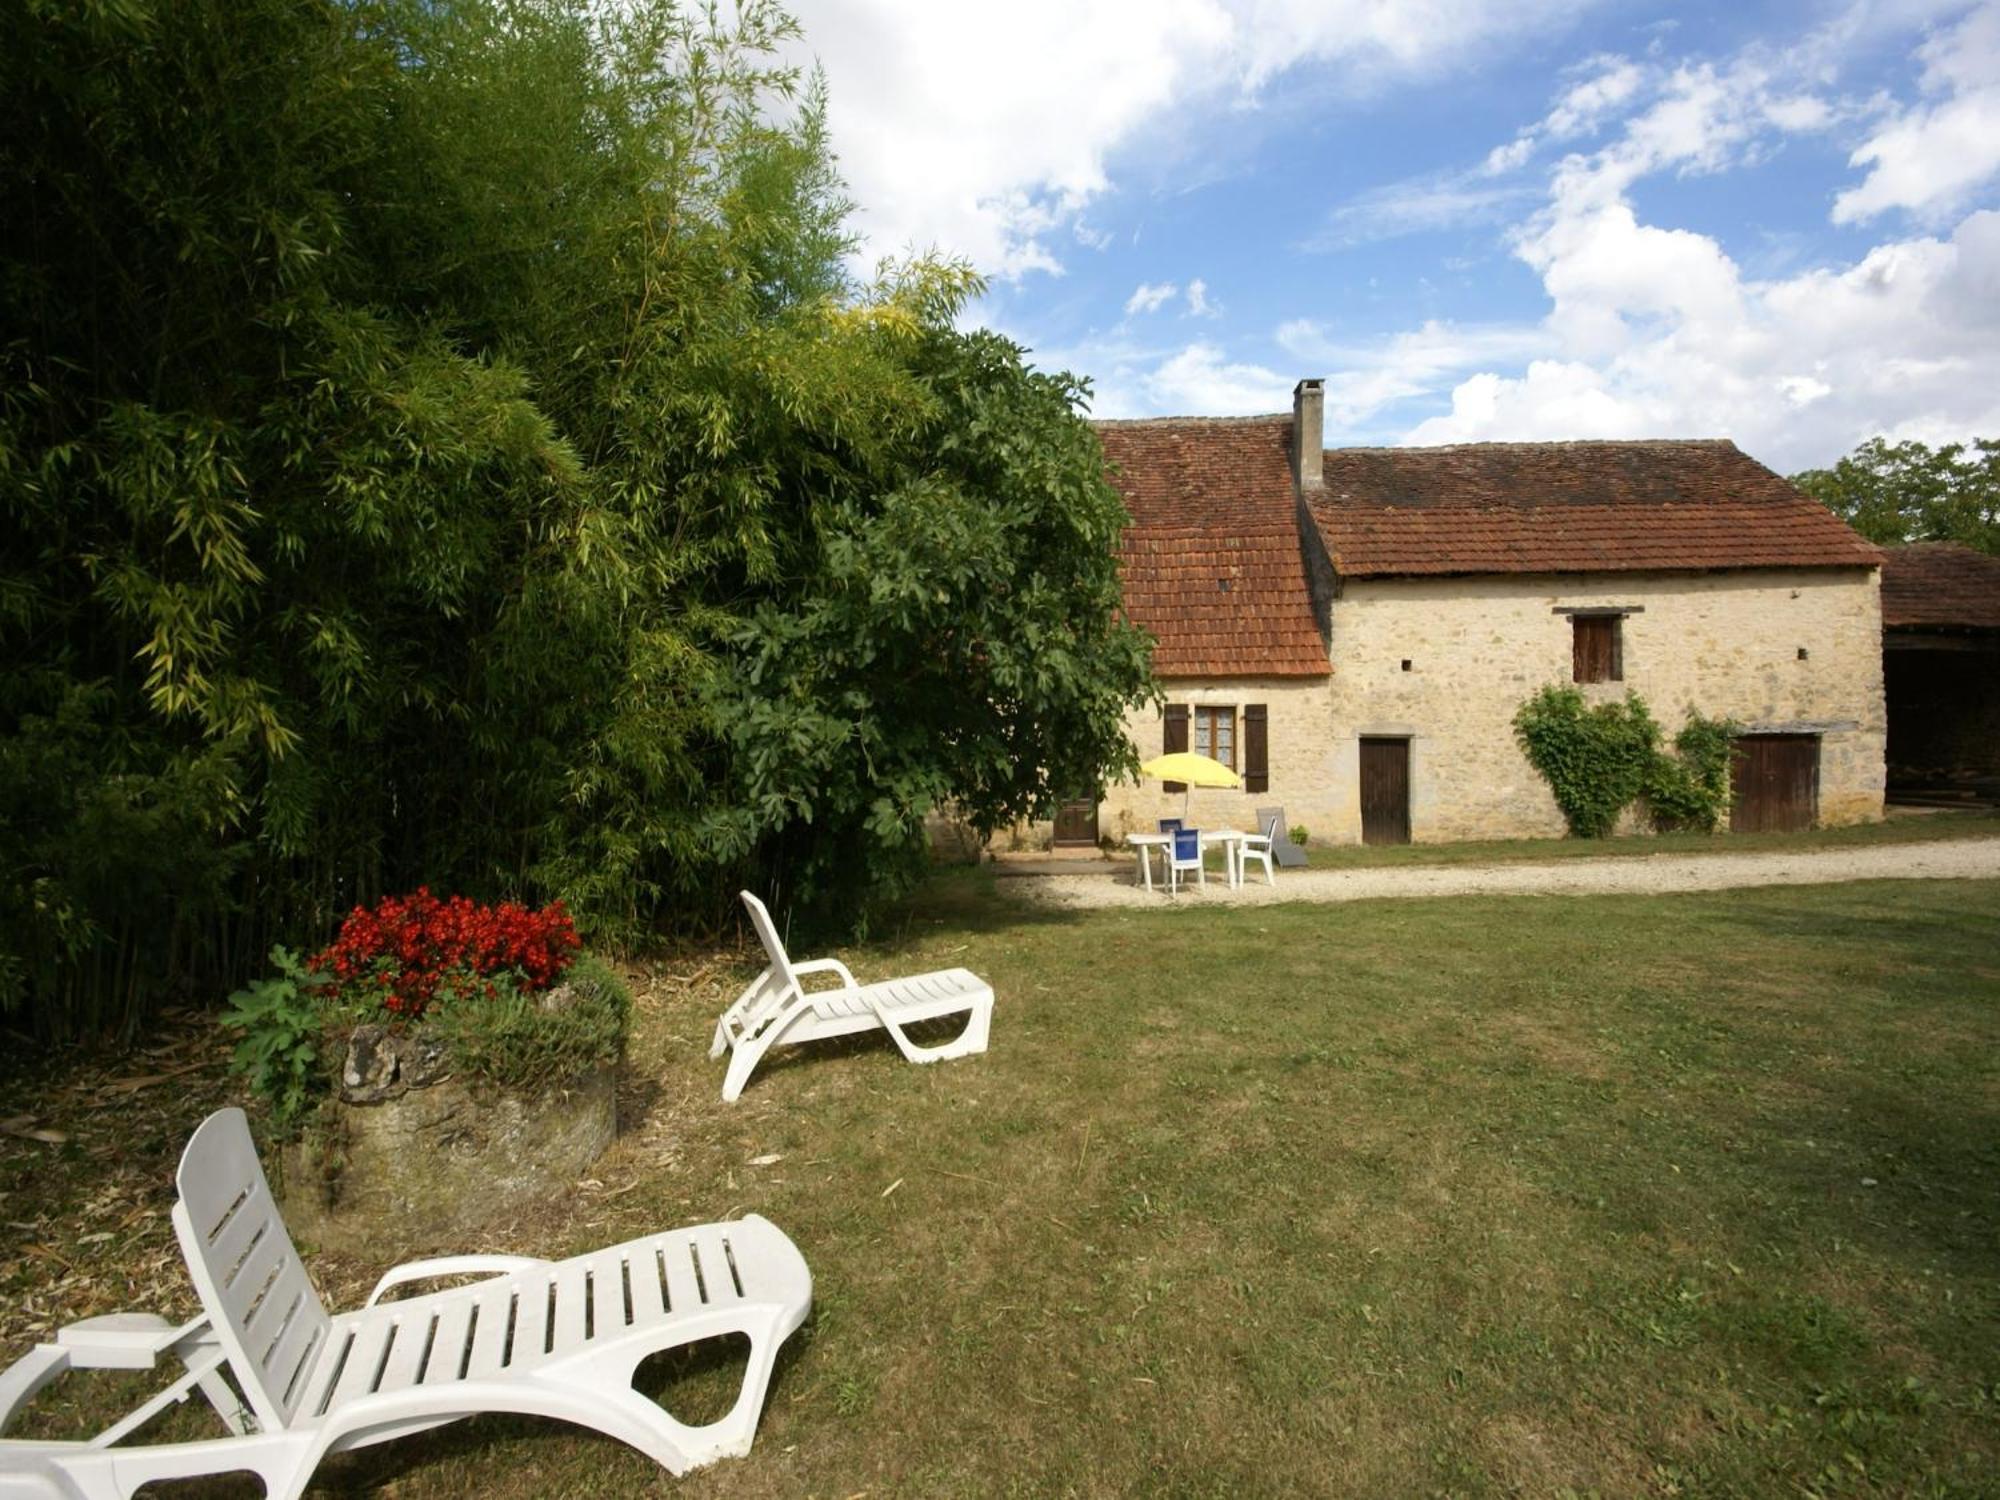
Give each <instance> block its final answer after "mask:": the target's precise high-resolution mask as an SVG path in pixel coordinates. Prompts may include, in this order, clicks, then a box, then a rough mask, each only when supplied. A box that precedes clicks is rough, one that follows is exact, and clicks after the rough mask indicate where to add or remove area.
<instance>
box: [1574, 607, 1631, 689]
mask: <svg viewBox="0 0 2000 1500" xmlns="http://www.w3.org/2000/svg"><path fill="white" fill-rule="evenodd" d="M1618 627H1619V617H1618V616H1617V615H1572V616H1571V617H1570V630H1571V631H1572V632H1573V634H1572V636H1571V650H1570V657H1571V666H1572V673H1571V675H1572V676H1573V677H1574V678H1575V680H1576V681H1578V682H1619V681H1622V680H1623V679H1624V676H1625V671H1624V663H1623V661H1622V660H1621V659H1620V651H1619V644H1620V643H1619V639H1618Z"/></svg>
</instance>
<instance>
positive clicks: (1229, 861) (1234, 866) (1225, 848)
mask: <svg viewBox="0 0 2000 1500" xmlns="http://www.w3.org/2000/svg"><path fill="white" fill-rule="evenodd" d="M1243 836H1244V835H1243V830H1242V829H1240V828H1214V829H1208V828H1205V829H1203V830H1202V834H1201V848H1202V853H1204V854H1206V853H1207V852H1208V846H1209V845H1210V844H1220V845H1222V864H1223V868H1224V870H1225V871H1226V872H1227V874H1228V879H1229V888H1230V889H1231V890H1232V891H1234V890H1240V889H1241V888H1242V886H1243Z"/></svg>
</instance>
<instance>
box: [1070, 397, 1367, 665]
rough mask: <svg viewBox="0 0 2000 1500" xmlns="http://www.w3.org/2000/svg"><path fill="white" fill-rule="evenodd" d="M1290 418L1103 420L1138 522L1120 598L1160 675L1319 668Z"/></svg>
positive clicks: (1320, 650) (1108, 451)
mask: <svg viewBox="0 0 2000 1500" xmlns="http://www.w3.org/2000/svg"><path fill="white" fill-rule="evenodd" d="M1291 430H1292V422H1291V418H1290V417H1288V416H1284V417H1251V418H1201V417H1172V418H1166V419H1162V420H1156V421H1139V422H1099V423H1098V424H1097V435H1098V437H1099V439H1100V440H1101V441H1102V442H1103V444H1104V456H1105V458H1106V459H1107V460H1109V462H1110V464H1111V482H1112V483H1113V484H1114V485H1116V486H1117V487H1118V490H1119V493H1121V494H1122V495H1124V497H1125V504H1126V506H1127V508H1128V509H1130V511H1131V512H1132V526H1131V528H1130V529H1129V530H1128V531H1127V532H1126V533H1125V537H1124V541H1123V543H1122V546H1121V550H1120V558H1119V560H1120V565H1121V568H1122V571H1123V575H1124V586H1125V609H1126V612H1127V613H1128V614H1129V615H1130V616H1131V617H1132V619H1133V621H1134V622H1135V623H1137V624H1139V625H1142V626H1144V627H1145V628H1146V629H1147V630H1150V631H1151V632H1152V633H1153V635H1154V636H1155V637H1156V638H1157V639H1158V642H1159V644H1158V645H1157V646H1156V647H1155V648H1154V651H1153V670H1154V671H1155V672H1157V673H1158V674H1159V675H1160V676H1162V677H1224V676H1227V677H1324V676H1326V675H1327V674H1328V673H1329V672H1330V671H1331V668H1330V667H1329V666H1328V663H1327V652H1326V643H1325V642H1324V641H1323V640H1321V639H1320V634H1319V627H1318V626H1317V625H1316V624H1315V623H1314V620H1313V609H1312V594H1311V591H1310V589H1309V587H1308V584H1307V580H1306V567H1305V558H1304V555H1303V553H1302V552H1301V550H1300V545H1299V529H1298V511H1297V501H1296V499H1295V498H1294V492H1293V489H1292V467H1291V460H1290V457H1289V453H1288V444H1289V443H1290V440H1291Z"/></svg>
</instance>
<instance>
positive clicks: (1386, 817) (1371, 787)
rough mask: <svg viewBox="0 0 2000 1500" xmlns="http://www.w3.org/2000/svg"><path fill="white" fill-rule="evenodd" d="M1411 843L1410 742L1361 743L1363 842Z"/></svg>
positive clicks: (1368, 740)
mask: <svg viewBox="0 0 2000 1500" xmlns="http://www.w3.org/2000/svg"><path fill="white" fill-rule="evenodd" d="M1409 841H1410V742H1409V741H1408V740H1378V739H1364V740H1362V742H1361V842H1362V843H1364V844H1407V843H1409Z"/></svg>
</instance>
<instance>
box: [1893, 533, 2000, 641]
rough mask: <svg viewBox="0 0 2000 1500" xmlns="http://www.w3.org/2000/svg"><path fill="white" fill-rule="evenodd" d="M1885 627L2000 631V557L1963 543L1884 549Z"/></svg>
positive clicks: (1912, 545)
mask: <svg viewBox="0 0 2000 1500" xmlns="http://www.w3.org/2000/svg"><path fill="white" fill-rule="evenodd" d="M1882 623H1883V624H1884V625H1901V626H1905V627H1918V628H1922V627H1925V626H1929V627H1932V628H1940V627H1942V628H1947V629H1952V628H1955V629H1978V630H2000V557H1992V556H1989V555H1988V554H1987V553H1984V552H1977V551H1974V550H1973V549H1972V548H1971V547H1962V546H1960V545H1959V544H1958V543H1957V542H1913V543H1911V544H1910V545H1909V546H1907V547H1884V548H1883V549H1882Z"/></svg>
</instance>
